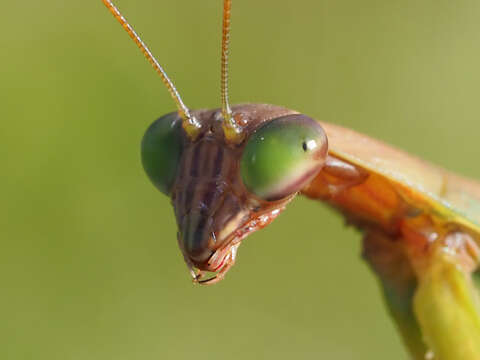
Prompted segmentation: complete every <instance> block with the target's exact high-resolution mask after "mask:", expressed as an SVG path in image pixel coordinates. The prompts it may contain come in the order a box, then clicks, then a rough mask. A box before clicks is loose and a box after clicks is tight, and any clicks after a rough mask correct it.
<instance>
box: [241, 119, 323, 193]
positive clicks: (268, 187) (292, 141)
mask: <svg viewBox="0 0 480 360" xmlns="http://www.w3.org/2000/svg"><path fill="white" fill-rule="evenodd" d="M327 151H328V141H327V137H326V135H325V132H324V131H323V129H322V127H321V126H320V124H319V123H318V122H316V121H315V120H313V119H311V118H309V117H307V116H305V115H301V114H296V115H287V116H283V117H280V118H277V119H274V120H271V121H269V122H267V123H265V124H264V125H262V126H261V127H260V128H259V129H257V130H256V131H255V132H254V133H253V135H251V136H250V138H249V139H248V140H247V144H246V145H245V149H244V152H243V155H242V161H241V164H240V173H241V176H242V180H243V183H244V185H245V186H246V188H247V189H248V190H249V191H250V192H252V193H254V194H255V195H257V196H258V197H260V198H262V199H264V200H268V201H274V200H279V199H282V198H285V197H286V196H288V195H291V194H294V193H296V192H297V191H299V190H301V189H302V188H303V187H304V186H305V185H307V184H308V183H309V182H310V181H311V180H312V179H313V178H314V177H315V176H316V175H317V174H318V172H319V171H320V169H321V168H322V166H323V164H324V162H325V159H326V156H327Z"/></svg>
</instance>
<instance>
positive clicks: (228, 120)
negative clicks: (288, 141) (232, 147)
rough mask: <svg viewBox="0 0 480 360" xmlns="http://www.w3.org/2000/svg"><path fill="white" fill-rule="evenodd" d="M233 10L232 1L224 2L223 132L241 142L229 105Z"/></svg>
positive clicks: (227, 136)
mask: <svg viewBox="0 0 480 360" xmlns="http://www.w3.org/2000/svg"><path fill="white" fill-rule="evenodd" d="M231 8H232V1H231V0H224V1H223V26H222V70H221V71H222V72H221V92H222V115H223V131H224V132H225V137H226V138H227V139H229V140H231V141H234V142H238V141H240V140H241V138H242V137H241V132H242V131H241V128H240V127H239V126H238V124H237V122H236V121H235V119H234V117H233V114H232V109H231V108H230V104H229V103H228V52H229V45H230V12H231Z"/></svg>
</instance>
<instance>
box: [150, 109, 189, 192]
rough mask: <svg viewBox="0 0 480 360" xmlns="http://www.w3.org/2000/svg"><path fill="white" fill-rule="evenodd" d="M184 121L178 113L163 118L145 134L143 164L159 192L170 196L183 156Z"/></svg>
mask: <svg viewBox="0 0 480 360" xmlns="http://www.w3.org/2000/svg"><path fill="white" fill-rule="evenodd" d="M181 123H182V121H181V119H180V117H179V116H178V114H177V113H171V114H168V115H165V116H162V117H161V118H160V119H158V120H156V121H155V122H154V123H153V124H152V125H150V127H149V128H148V129H147V131H146V132H145V135H144V136H143V140H142V150H141V152H142V164H143V168H144V169H145V172H146V173H147V175H148V177H149V178H150V180H151V181H152V183H153V185H155V186H156V187H157V188H158V190H160V191H161V192H162V193H164V194H166V195H169V193H170V190H171V187H172V185H173V182H174V180H175V176H176V174H177V168H178V163H179V161H180V156H181V154H182V125H181Z"/></svg>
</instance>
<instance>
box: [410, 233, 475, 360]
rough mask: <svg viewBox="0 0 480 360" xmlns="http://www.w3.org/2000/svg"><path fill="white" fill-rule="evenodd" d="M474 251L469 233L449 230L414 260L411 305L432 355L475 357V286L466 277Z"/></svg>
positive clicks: (448, 359) (453, 359)
mask: <svg viewBox="0 0 480 360" xmlns="http://www.w3.org/2000/svg"><path fill="white" fill-rule="evenodd" d="M478 256H479V249H478V248H477V245H476V244H475V242H474V241H473V239H472V238H471V237H470V235H468V234H466V233H463V232H459V231H455V232H451V233H449V234H447V235H446V236H445V237H444V238H443V239H441V240H440V241H438V242H436V243H435V244H434V246H432V249H431V250H429V251H428V254H426V256H425V259H424V261H422V263H421V265H420V266H417V270H416V272H417V277H418V286H417V290H416V293H415V297H414V310H415V314H416V316H417V319H418V322H419V324H420V327H421V329H422V333H423V335H424V338H425V341H426V342H427V343H428V345H429V346H430V347H431V349H432V351H433V353H434V355H435V359H439V360H478V359H480V292H479V291H478V289H479V288H478V285H479V284H478V281H477V285H475V282H474V281H476V280H478V279H476V280H474V279H473V278H472V274H473V273H474V271H475V270H476V269H477V266H478ZM477 276H478V274H477V275H475V277H477Z"/></svg>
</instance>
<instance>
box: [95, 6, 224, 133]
mask: <svg viewBox="0 0 480 360" xmlns="http://www.w3.org/2000/svg"><path fill="white" fill-rule="evenodd" d="M102 1H103V3H104V5H105V6H106V7H107V8H108V10H109V11H110V12H111V13H112V14H113V16H114V17H115V18H116V19H117V21H118V22H119V23H120V25H122V27H123V28H124V29H125V31H126V32H127V33H128V35H129V36H130V37H131V38H132V40H133V41H134V42H135V43H136V44H137V46H138V47H139V48H140V50H141V51H142V53H143V54H144V55H145V57H146V58H147V60H148V62H149V63H150V64H151V65H152V66H153V68H154V69H155V71H156V72H157V73H158V74H159V75H160V77H161V78H162V81H163V83H164V84H165V86H166V87H167V90H168V92H169V93H170V95H171V96H172V98H173V101H175V104H176V105H177V108H178V114H179V115H180V117H181V118H182V120H183V121H182V124H183V128H184V129H185V131H186V132H187V134H188V136H190V137H191V138H195V136H196V135H197V133H198V130H199V129H200V128H201V125H200V123H199V122H198V121H197V119H196V118H195V117H194V116H193V115H192V114H191V113H190V110H189V109H188V108H187V106H186V105H185V104H184V103H183V101H182V98H181V97H180V94H179V93H178V91H177V89H176V88H175V85H173V83H172V81H171V80H170V79H169V77H168V76H167V73H166V72H165V70H163V68H162V66H161V65H160V64H159V62H158V61H157V59H155V57H154V56H153V54H152V53H151V51H150V49H149V48H148V47H147V45H145V43H144V42H143V41H142V39H141V38H140V36H138V35H137V33H136V32H135V30H133V28H132V27H131V26H130V24H129V23H128V22H127V20H126V19H125V18H124V17H123V15H122V14H121V13H120V11H119V10H118V9H117V7H116V6H115V5H113V3H112V2H111V1H110V0H102ZM230 111H231V110H230Z"/></svg>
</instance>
